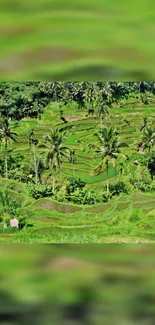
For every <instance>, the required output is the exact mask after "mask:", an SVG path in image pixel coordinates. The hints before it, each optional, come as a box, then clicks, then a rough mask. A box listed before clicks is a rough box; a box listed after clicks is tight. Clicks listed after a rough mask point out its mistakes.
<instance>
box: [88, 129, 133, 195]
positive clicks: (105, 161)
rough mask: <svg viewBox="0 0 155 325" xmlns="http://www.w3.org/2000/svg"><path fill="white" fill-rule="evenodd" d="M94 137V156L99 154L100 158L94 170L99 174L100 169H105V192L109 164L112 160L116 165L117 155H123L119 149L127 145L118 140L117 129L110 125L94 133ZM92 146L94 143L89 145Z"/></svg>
mask: <svg viewBox="0 0 155 325" xmlns="http://www.w3.org/2000/svg"><path fill="white" fill-rule="evenodd" d="M96 137H97V144H95V152H96V157H97V156H99V157H100V159H101V162H100V164H99V166H98V167H97V168H96V172H97V173H98V174H99V173H100V172H101V171H104V170H105V169H106V180H107V193H109V164H110V162H112V163H113V164H114V165H115V167H116V161H117V158H118V156H119V155H123V154H122V153H121V149H122V148H124V147H128V145H127V144H126V143H123V142H120V141H119V138H118V133H117V130H116V129H114V128H112V127H109V128H107V127H106V128H104V129H102V132H101V133H100V134H96ZM93 146H94V145H91V147H93ZM115 174H116V168H115Z"/></svg>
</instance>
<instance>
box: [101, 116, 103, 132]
mask: <svg viewBox="0 0 155 325" xmlns="http://www.w3.org/2000/svg"><path fill="white" fill-rule="evenodd" d="M102 129H103V120H102V114H101V132H102Z"/></svg>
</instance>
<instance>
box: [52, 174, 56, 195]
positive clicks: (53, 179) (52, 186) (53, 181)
mask: <svg viewBox="0 0 155 325" xmlns="http://www.w3.org/2000/svg"><path fill="white" fill-rule="evenodd" d="M52 187H53V194H54V192H55V175H54V174H53V185H52Z"/></svg>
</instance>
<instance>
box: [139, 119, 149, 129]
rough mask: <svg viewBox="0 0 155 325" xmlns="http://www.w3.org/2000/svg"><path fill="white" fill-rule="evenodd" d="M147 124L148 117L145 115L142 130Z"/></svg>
mask: <svg viewBox="0 0 155 325" xmlns="http://www.w3.org/2000/svg"><path fill="white" fill-rule="evenodd" d="M147 126H148V117H147V116H144V117H143V125H142V126H141V128H140V131H143V130H144V129H145V128H146V127H147Z"/></svg>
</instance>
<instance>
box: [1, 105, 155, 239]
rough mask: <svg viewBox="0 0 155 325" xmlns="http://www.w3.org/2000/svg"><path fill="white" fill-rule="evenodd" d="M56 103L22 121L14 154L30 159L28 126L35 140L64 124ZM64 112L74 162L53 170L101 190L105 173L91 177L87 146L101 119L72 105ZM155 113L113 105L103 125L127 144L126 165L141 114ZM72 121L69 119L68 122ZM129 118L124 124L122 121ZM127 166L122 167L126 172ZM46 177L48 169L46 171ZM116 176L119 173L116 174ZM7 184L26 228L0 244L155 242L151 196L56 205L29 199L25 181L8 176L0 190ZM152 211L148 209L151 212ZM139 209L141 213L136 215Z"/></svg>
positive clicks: (3, 236) (60, 178) (133, 152)
mask: <svg viewBox="0 0 155 325" xmlns="http://www.w3.org/2000/svg"><path fill="white" fill-rule="evenodd" d="M58 112H59V108H58V106H57V104H52V105H49V107H48V108H47V109H46V111H45V113H44V114H43V116H42V119H41V120H30V119H28V120H26V119H24V120H22V121H21V122H19V127H18V128H17V132H18V134H19V142H18V143H16V144H12V149H14V152H16V153H23V154H24V155H26V156H27V157H28V158H29V159H30V158H31V156H30V150H29V145H28V141H27V127H28V125H29V126H31V127H33V128H34V130H35V133H36V135H37V138H38V139H39V142H40V143H43V142H44V136H45V135H47V134H48V133H49V132H50V129H51V128H53V127H58V128H62V127H63V126H64V125H63V123H62V122H61V120H60V118H59V114H58ZM64 115H65V118H66V120H67V119H68V120H69V119H70V122H68V123H67V127H68V131H67V132H68V137H67V140H66V144H67V145H68V146H69V147H70V148H72V149H73V148H74V150H75V155H76V159H77V160H76V162H75V164H72V163H64V164H63V165H62V167H61V169H60V172H59V173H58V175H57V177H58V181H59V182H61V183H62V184H64V183H65V181H66V178H67V177H68V176H76V177H77V178H79V177H80V178H81V179H83V180H84V181H85V182H86V186H87V187H88V188H90V189H92V188H93V189H96V190H97V189H100V188H102V187H103V185H104V184H105V180H106V174H105V172H103V173H101V174H99V175H98V176H94V168H95V167H96V166H97V164H98V163H99V160H96V159H95V158H94V155H93V153H92V152H90V150H89V147H88V144H89V143H95V138H94V133H95V132H96V131H98V130H99V128H100V120H99V119H97V118H96V117H95V116H94V117H91V118H90V117H86V112H85V111H78V110H77V109H75V108H74V107H72V110H71V108H65V109H64ZM147 115H149V116H150V118H151V117H152V118H153V117H155V111H154V109H153V108H152V107H147V108H144V107H141V108H140V107H138V108H135V109H134V110H133V109H129V108H124V109H121V110H120V109H119V108H117V107H116V108H113V109H111V111H110V115H109V116H108V118H107V119H105V120H104V122H103V124H104V126H106V125H114V126H117V127H118V131H119V132H120V137H121V140H124V141H126V142H127V143H128V144H129V148H127V153H129V154H130V160H129V163H128V164H130V166H131V167H132V169H133V170H134V169H136V168H137V167H136V166H135V165H133V161H134V160H138V159H139V158H140V157H141V155H142V153H140V152H137V151H136V146H137V143H138V141H139V140H140V136H141V133H140V126H141V124H142V118H143V116H147ZM71 120H72V121H71ZM126 120H127V121H128V123H126V122H125V121H126ZM127 174H128V165H126V166H125V175H124V177H126V175H127ZM44 176H48V171H47V172H46V175H44ZM114 177H115V170H114V167H113V165H110V169H109V178H110V182H112V181H113V180H114ZM117 177H119V176H118V175H117ZM6 187H7V188H8V189H9V191H10V194H11V195H12V197H16V198H17V199H18V200H19V201H21V202H22V205H23V212H25V213H26V214H27V216H28V224H29V226H30V227H29V228H28V229H27V230H26V231H20V232H18V231H13V232H12V234H6V233H5V234H4V233H3V232H2V233H1V235H0V241H1V242H3V241H4V242H5V241H7V242H32V243H33V242H47V243H52V242H62V243H65V242H73V243H87V242H97V243H102V242H107V243H110V242H155V194H154V193H153V194H152V193H147V194H145V193H144V194H143V193H141V192H138V191H137V192H136V191H135V192H133V193H131V194H130V195H120V196H117V197H115V198H113V199H112V200H111V201H110V202H108V203H105V204H102V205H95V206H82V205H81V206H77V205H73V204H66V203H58V202H56V201H53V200H52V199H50V198H48V199H40V200H34V199H32V198H31V197H30V196H29V194H28V191H27V188H26V186H25V185H24V184H20V183H17V182H13V181H8V180H4V179H3V180H0V188H3V189H4V188H6ZM151 211H152V212H151ZM138 212H141V214H140V215H139V214H138Z"/></svg>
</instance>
